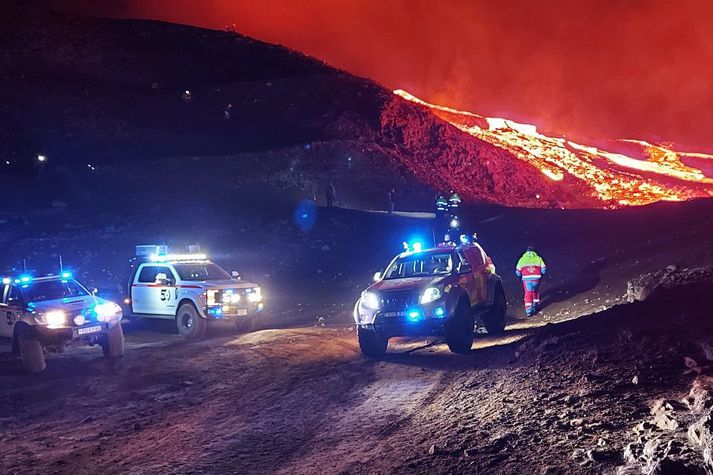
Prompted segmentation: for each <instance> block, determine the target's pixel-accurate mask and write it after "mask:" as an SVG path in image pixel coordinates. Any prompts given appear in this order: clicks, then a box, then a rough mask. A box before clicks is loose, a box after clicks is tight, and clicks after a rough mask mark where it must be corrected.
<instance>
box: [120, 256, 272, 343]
mask: <svg viewBox="0 0 713 475" xmlns="http://www.w3.org/2000/svg"><path fill="white" fill-rule="evenodd" d="M166 251H167V249H166V248H165V246H154V245H150V246H136V256H135V257H134V258H132V260H131V274H130V278H129V283H128V289H127V291H128V298H126V299H125V300H124V303H125V304H126V305H127V306H128V307H129V308H128V309H127V310H129V312H127V313H130V314H132V315H134V316H137V317H143V318H158V319H171V320H173V319H175V321H176V327H177V329H178V332H179V333H180V334H181V335H183V336H184V337H186V338H199V337H201V336H203V335H204V334H205V331H206V329H207V327H208V323H209V321H221V320H222V321H225V320H229V321H232V322H233V323H234V325H235V326H236V328H237V329H238V330H240V331H249V330H251V329H253V328H254V326H255V324H256V322H257V318H258V315H259V314H260V313H261V312H262V311H263V310H264V308H265V305H264V303H263V295H262V290H261V289H260V286H258V285H257V284H254V283H252V282H248V281H245V280H242V279H240V276H239V274H238V273H237V272H233V273H231V274H228V273H227V272H226V271H225V270H223V269H222V268H221V267H220V266H219V265H217V264H215V263H213V262H211V261H210V260H209V259H208V257H207V256H206V255H205V254H200V253H189V254H168V253H167V252H166Z"/></svg>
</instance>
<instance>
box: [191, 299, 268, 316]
mask: <svg viewBox="0 0 713 475" xmlns="http://www.w3.org/2000/svg"><path fill="white" fill-rule="evenodd" d="M226 307H227V308H226ZM264 310H265V303H264V302H259V303H249V304H247V305H244V304H243V305H225V306H218V305H216V306H211V307H207V308H204V309H203V313H204V316H205V317H207V318H208V319H209V320H240V319H243V318H250V317H254V316H256V315H258V314H260V313H262V312H263V311H264Z"/></svg>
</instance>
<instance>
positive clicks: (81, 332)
mask: <svg viewBox="0 0 713 475" xmlns="http://www.w3.org/2000/svg"><path fill="white" fill-rule="evenodd" d="M100 331H102V326H101V325H95V326H93V327H85V328H79V329H78V330H77V335H86V334H88V333H96V332H100Z"/></svg>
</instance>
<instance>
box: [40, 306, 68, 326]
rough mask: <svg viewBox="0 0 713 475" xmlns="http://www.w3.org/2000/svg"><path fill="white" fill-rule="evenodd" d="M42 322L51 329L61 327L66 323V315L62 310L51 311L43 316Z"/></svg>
mask: <svg viewBox="0 0 713 475" xmlns="http://www.w3.org/2000/svg"><path fill="white" fill-rule="evenodd" d="M44 320H45V323H46V324H47V325H49V326H51V327H61V326H64V325H65V324H66V323H67V315H66V314H65V313H64V312H63V311H62V310H52V311H51V312H47V313H45V314H44Z"/></svg>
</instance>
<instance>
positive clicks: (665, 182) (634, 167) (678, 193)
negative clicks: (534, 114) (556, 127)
mask: <svg viewBox="0 0 713 475" xmlns="http://www.w3.org/2000/svg"><path fill="white" fill-rule="evenodd" d="M394 94H396V95H398V96H400V97H402V98H403V99H406V100H408V101H410V102H413V103H416V104H419V105H421V106H424V107H427V108H429V109H430V110H431V111H432V112H433V113H434V114H435V115H437V116H438V117H440V118H441V119H443V120H445V121H446V122H448V123H450V124H452V125H453V126H455V127H457V128H458V129H460V130H461V131H463V132H465V133H467V134H469V135H472V136H473V137H477V138H478V139H480V140H483V141H485V142H488V143H491V144H493V145H495V146H497V147H500V148H503V149H505V150H507V151H509V152H510V153H512V154H513V155H514V156H516V157H517V158H519V159H520V160H523V161H526V162H528V163H529V164H531V165H532V166H534V167H535V168H537V169H539V170H540V171H541V172H542V173H543V174H544V175H545V176H547V177H548V178H550V179H551V180H554V181H563V180H565V179H566V178H567V177H571V178H573V179H577V180H580V181H581V182H582V183H584V184H585V185H586V186H588V187H589V188H591V193H592V197H594V198H596V199H598V200H601V201H603V202H606V203H608V204H609V206H612V207H615V206H628V205H644V204H649V203H654V202H656V201H662V200H665V201H683V200H688V199H693V198H699V197H707V196H713V178H712V177H709V176H706V175H705V174H704V173H703V172H702V171H701V170H699V169H697V168H693V167H691V166H688V165H686V164H684V163H683V162H682V161H681V158H682V157H689V158H699V159H713V155H710V154H705V153H697V152H677V151H675V150H674V149H673V147H672V146H670V145H663V144H661V145H655V144H651V143H648V142H645V141H643V140H633V139H622V140H618V141H617V142H618V143H621V144H633V145H636V146H638V147H641V150H642V152H643V154H644V155H645V159H637V158H634V157H630V156H628V155H624V154H622V153H614V152H609V151H606V150H601V149H599V148H597V147H593V146H589V145H583V144H579V143H576V142H572V141H570V140H567V139H565V138H563V137H552V136H547V135H544V134H541V133H540V132H538V130H537V127H536V126H534V125H531V124H522V123H518V122H514V121H511V120H508V119H501V118H494V117H483V116H480V115H478V114H474V113H472V112H468V111H461V110H457V109H453V108H450V107H446V106H441V105H435V104H430V103H427V102H425V101H423V100H421V99H419V98H417V97H415V96H413V95H411V94H409V93H408V92H406V91H404V90H401V89H398V90H396V91H394Z"/></svg>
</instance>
